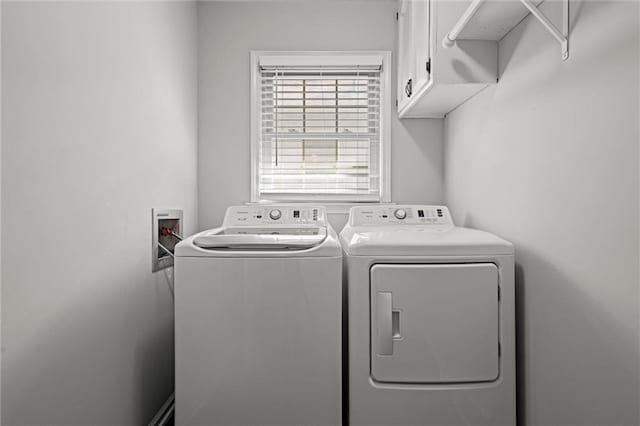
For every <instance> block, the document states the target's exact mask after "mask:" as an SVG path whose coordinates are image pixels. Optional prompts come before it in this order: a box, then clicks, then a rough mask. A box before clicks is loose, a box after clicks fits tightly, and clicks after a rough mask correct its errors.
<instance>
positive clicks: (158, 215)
mask: <svg viewBox="0 0 640 426" xmlns="http://www.w3.org/2000/svg"><path fill="white" fill-rule="evenodd" d="M151 217H152V219H151V222H152V230H151V232H152V234H151V235H152V238H151V254H152V259H151V270H152V271H153V272H156V271H160V270H162V269H165V268H169V267H172V266H173V252H174V248H175V246H176V244H178V243H179V242H180V240H181V239H182V230H183V229H184V227H183V222H182V210H180V209H152V210H151Z"/></svg>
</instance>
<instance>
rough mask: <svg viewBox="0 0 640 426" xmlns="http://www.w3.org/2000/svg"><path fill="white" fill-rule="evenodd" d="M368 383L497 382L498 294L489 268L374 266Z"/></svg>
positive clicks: (477, 265)
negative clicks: (371, 379) (370, 381)
mask: <svg viewBox="0 0 640 426" xmlns="http://www.w3.org/2000/svg"><path fill="white" fill-rule="evenodd" d="M370 279H371V281H370V282H371V292H370V295H371V377H372V378H373V379H374V380H375V381H378V382H388V383H470V382H489V381H494V380H496V379H497V378H498V376H499V373H500V358H499V322H500V316H499V300H498V299H499V289H498V284H499V283H498V268H497V267H496V265H494V264H493V263H475V264H427V265H425V264H422V265H408V264H404V265H398V264H396V265H394V264H388V265H381V264H378V265H374V266H373V267H372V268H371V278H370Z"/></svg>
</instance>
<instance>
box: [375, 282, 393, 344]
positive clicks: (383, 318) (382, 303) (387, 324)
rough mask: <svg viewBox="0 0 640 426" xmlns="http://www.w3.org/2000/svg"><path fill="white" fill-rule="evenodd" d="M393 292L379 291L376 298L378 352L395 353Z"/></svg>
mask: <svg viewBox="0 0 640 426" xmlns="http://www.w3.org/2000/svg"><path fill="white" fill-rule="evenodd" d="M392 301H393V299H392V294H391V292H379V293H378V294H377V300H376V354H378V355H393V321H392Z"/></svg>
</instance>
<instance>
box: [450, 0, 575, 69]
mask: <svg viewBox="0 0 640 426" xmlns="http://www.w3.org/2000/svg"><path fill="white" fill-rule="evenodd" d="M484 1H485V0H473V1H472V2H471V4H470V5H469V7H467V10H465V12H464V13H463V14H462V16H461V17H460V19H458V22H456V24H455V25H454V26H453V28H452V29H451V31H449V32H448V33H447V34H446V35H445V36H444V38H443V39H442V46H443V47H445V48H450V47H453V46H454V45H455V43H456V40H457V39H458V37H459V36H460V34H461V33H462V31H463V30H464V28H465V27H466V26H467V24H468V23H469V21H471V19H472V18H473V16H474V15H475V14H476V12H477V11H478V9H479V8H480V6H481V5H482V3H484ZM520 3H522V5H523V6H524V7H526V8H527V9H528V10H529V12H531V14H532V15H533V16H534V17H535V18H536V19H537V20H538V21H540V23H541V24H542V25H543V26H544V27H545V28H546V29H547V30H548V31H549V32H550V33H551V35H552V36H553V37H554V38H555V39H556V40H557V41H558V43H560V49H561V53H562V60H567V59H568V58H569V0H562V31H560V30H559V29H558V28H557V27H556V26H555V25H553V23H552V22H551V21H550V20H549V18H547V17H546V16H545V15H544V14H543V13H542V12H541V11H540V9H538V7H537V6H536V5H535V4H533V3H532V2H531V0H520Z"/></svg>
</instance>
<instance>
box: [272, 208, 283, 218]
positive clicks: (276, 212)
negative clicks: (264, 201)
mask: <svg viewBox="0 0 640 426" xmlns="http://www.w3.org/2000/svg"><path fill="white" fill-rule="evenodd" d="M269 217H270V218H271V219H273V220H278V219H280V218H281V217H282V212H281V211H280V210H278V209H274V210H271V211H270V212H269Z"/></svg>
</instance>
